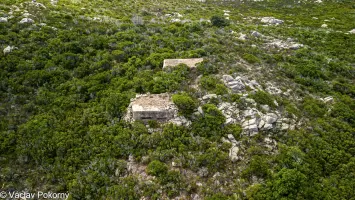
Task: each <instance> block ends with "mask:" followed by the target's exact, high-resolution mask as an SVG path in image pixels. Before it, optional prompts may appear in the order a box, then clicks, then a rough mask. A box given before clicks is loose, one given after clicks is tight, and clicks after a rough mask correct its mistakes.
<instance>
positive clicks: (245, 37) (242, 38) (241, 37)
mask: <svg viewBox="0 0 355 200" xmlns="http://www.w3.org/2000/svg"><path fill="white" fill-rule="evenodd" d="M238 39H239V40H242V41H245V40H246V39H247V35H246V34H243V33H240V36H239V38H238Z"/></svg>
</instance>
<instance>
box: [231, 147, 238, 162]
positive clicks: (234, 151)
mask: <svg viewBox="0 0 355 200" xmlns="http://www.w3.org/2000/svg"><path fill="white" fill-rule="evenodd" d="M238 152H239V147H237V146H233V147H232V148H230V149H229V158H230V159H231V160H232V162H236V161H238V160H239V159H240V158H239V156H238Z"/></svg>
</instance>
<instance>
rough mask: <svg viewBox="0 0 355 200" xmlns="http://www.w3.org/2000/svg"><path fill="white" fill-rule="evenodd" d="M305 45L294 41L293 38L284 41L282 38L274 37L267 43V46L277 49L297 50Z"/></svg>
mask: <svg viewBox="0 0 355 200" xmlns="http://www.w3.org/2000/svg"><path fill="white" fill-rule="evenodd" d="M303 46H304V45H303V44H299V43H296V42H293V41H292V40H287V41H283V40H280V39H273V40H271V41H269V42H268V43H266V47H267V48H276V49H291V50H297V49H300V48H302V47H303Z"/></svg>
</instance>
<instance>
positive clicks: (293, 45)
mask: <svg viewBox="0 0 355 200" xmlns="http://www.w3.org/2000/svg"><path fill="white" fill-rule="evenodd" d="M302 47H303V44H297V43H295V44H291V45H290V46H289V49H291V50H297V49H300V48H302Z"/></svg>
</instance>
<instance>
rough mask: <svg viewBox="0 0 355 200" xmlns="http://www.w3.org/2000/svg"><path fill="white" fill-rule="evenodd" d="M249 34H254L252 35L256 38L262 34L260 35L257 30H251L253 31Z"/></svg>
mask: <svg viewBox="0 0 355 200" xmlns="http://www.w3.org/2000/svg"><path fill="white" fill-rule="evenodd" d="M251 35H252V36H254V37H257V38H259V37H263V35H262V34H261V33H259V32H257V31H253V32H252V33H251Z"/></svg>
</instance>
